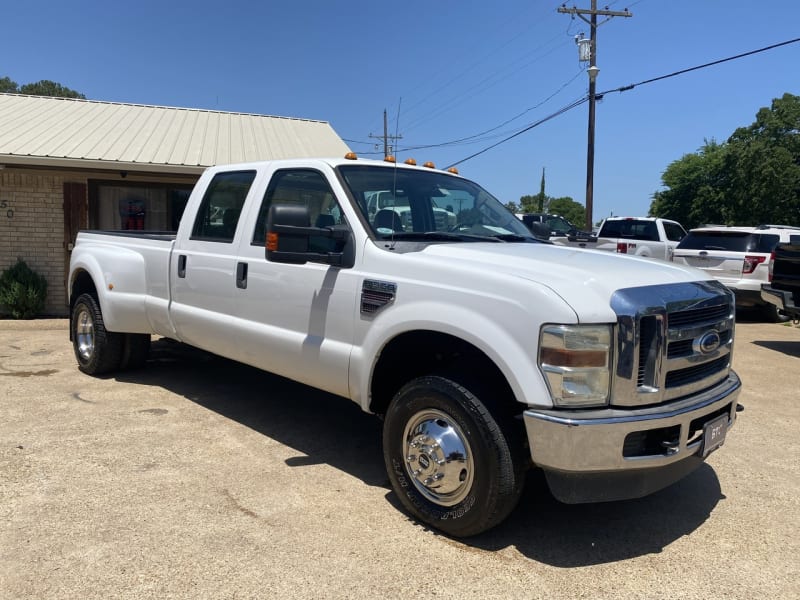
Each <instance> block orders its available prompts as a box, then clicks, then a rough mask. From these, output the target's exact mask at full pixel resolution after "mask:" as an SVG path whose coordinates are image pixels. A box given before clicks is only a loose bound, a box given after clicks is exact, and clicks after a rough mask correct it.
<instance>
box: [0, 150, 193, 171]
mask: <svg viewBox="0 0 800 600" xmlns="http://www.w3.org/2000/svg"><path fill="white" fill-rule="evenodd" d="M0 165H6V166H15V167H26V166H27V167H38V168H42V167H47V168H51V169H52V168H58V169H97V170H101V171H135V172H140V171H141V172H147V173H164V174H172V175H175V174H181V175H199V174H200V173H202V172H203V171H204V170H205V169H206V168H207V167H208V166H209V165H170V164H158V163H134V162H124V161H113V160H96V159H84V158H80V159H78V158H56V157H52V156H18V155H14V154H0Z"/></svg>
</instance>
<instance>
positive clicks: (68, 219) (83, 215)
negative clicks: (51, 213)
mask: <svg viewBox="0 0 800 600" xmlns="http://www.w3.org/2000/svg"><path fill="white" fill-rule="evenodd" d="M88 213H89V202H88V197H87V187H86V184H85V183H72V182H65V183H64V286H65V287H66V288H67V290H66V292H67V293H66V297H67V302H69V288H68V282H67V278H68V277H69V257H70V255H71V254H72V247H73V246H74V245H75V238H76V237H77V236H78V232H79V231H80V230H81V229H86V226H87V218H88Z"/></svg>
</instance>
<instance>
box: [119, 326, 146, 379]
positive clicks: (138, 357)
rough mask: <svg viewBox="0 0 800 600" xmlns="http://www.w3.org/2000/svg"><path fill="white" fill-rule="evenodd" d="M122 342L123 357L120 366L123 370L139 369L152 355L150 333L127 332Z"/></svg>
mask: <svg viewBox="0 0 800 600" xmlns="http://www.w3.org/2000/svg"><path fill="white" fill-rule="evenodd" d="M123 335H124V337H125V340H124V342H123V344H122V358H121V360H120V364H119V368H120V369H122V370H130V369H139V368H141V367H143V366H144V364H145V363H146V362H147V357H148V356H149V355H150V334H149V333H125V334H123Z"/></svg>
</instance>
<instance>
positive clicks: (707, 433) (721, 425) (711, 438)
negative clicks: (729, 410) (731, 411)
mask: <svg viewBox="0 0 800 600" xmlns="http://www.w3.org/2000/svg"><path fill="white" fill-rule="evenodd" d="M726 433H728V415H726V414H725V415H720V416H718V417H717V418H716V419H714V420H713V421H709V422H708V423H706V424H705V425H703V447H702V449H701V453H702V456H703V458H705V457H706V456H708V455H709V454H711V453H712V452H713V451H714V450H716V449H717V448H719V447H720V446H722V444H723V443H724V442H725V434H726Z"/></svg>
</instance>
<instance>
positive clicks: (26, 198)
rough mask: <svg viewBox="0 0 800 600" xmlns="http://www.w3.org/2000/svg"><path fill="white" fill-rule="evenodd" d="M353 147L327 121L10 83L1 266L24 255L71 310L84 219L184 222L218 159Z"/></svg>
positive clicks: (0, 135) (51, 300) (119, 226)
mask: <svg viewBox="0 0 800 600" xmlns="http://www.w3.org/2000/svg"><path fill="white" fill-rule="evenodd" d="M348 150H349V149H348V147H347V145H346V144H345V143H344V142H343V141H342V140H341V138H339V137H338V136H337V135H336V133H335V132H334V131H333V129H332V128H331V127H330V125H329V124H328V123H326V122H323V121H311V120H304V119H291V118H284V117H271V116H265V115H252V114H239V113H224V112H218V111H203V110H197V109H185V108H172V107H160V106H142V105H132V104H119V103H109V102H97V101H90V100H76V99H66V98H47V97H41V96H24V95H19V94H0V271H2V270H5V269H7V268H8V267H9V266H11V265H12V264H14V263H15V262H16V261H17V259H18V258H21V259H22V260H24V261H25V262H26V263H27V264H28V266H30V267H31V268H32V269H33V270H35V271H37V272H38V273H40V274H42V275H44V276H45V278H46V279H47V282H48V295H47V303H46V306H45V313H46V314H47V315H52V316H65V315H66V314H67V313H68V301H69V299H68V293H67V281H66V279H67V273H68V266H69V255H70V251H71V250H72V244H74V241H75V236H76V235H77V233H78V231H80V230H81V229H110V230H148V231H175V230H176V229H177V226H178V222H179V221H180V217H181V214H182V212H183V207H184V206H185V204H186V200H187V199H188V197H189V194H190V192H191V189H192V186H193V184H194V183H195V181H196V180H197V178H198V177H199V175H200V173H202V171H203V170H204V169H205V168H206V167H209V166H212V165H215V164H226V163H233V162H246V161H252V160H268V159H278V158H301V157H314V156H342V155H343V154H345V153H346V152H347V151H348ZM2 310H3V309H2V307H0V311H2Z"/></svg>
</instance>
